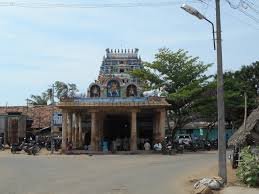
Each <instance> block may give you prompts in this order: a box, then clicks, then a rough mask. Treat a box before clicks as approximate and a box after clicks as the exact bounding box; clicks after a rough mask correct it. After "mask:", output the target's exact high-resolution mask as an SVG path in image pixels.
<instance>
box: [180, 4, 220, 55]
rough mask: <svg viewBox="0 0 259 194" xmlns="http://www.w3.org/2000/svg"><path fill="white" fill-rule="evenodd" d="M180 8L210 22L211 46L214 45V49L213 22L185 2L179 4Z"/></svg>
mask: <svg viewBox="0 0 259 194" xmlns="http://www.w3.org/2000/svg"><path fill="white" fill-rule="evenodd" d="M181 8H182V9H183V10H184V11H186V12H188V13H189V14H191V15H193V16H195V17H197V18H198V19H200V20H206V21H207V22H209V23H210V24H211V26H212V35H213V47H214V50H216V46H215V30H214V24H213V23H212V22H211V21H210V20H208V19H207V18H206V17H205V16H204V15H202V14H201V13H200V12H199V11H198V10H197V9H195V8H193V7H191V6H189V5H187V4H183V5H182V6H181Z"/></svg>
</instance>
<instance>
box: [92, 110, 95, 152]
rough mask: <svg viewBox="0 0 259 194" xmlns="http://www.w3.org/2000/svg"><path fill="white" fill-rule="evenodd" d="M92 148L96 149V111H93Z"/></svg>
mask: <svg viewBox="0 0 259 194" xmlns="http://www.w3.org/2000/svg"><path fill="white" fill-rule="evenodd" d="M91 149H92V150H94V151H96V112H91Z"/></svg>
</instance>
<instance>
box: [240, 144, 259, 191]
mask: <svg viewBox="0 0 259 194" xmlns="http://www.w3.org/2000/svg"><path fill="white" fill-rule="evenodd" d="M237 176H238V178H239V179H240V181H242V182H243V183H245V184H247V185H248V186H249V187H256V186H259V160H258V159H257V158H256V155H255V154H253V153H252V152H251V147H250V146H248V147H245V148H243V149H242V151H241V161H240V162H239V164H238V169H237Z"/></svg>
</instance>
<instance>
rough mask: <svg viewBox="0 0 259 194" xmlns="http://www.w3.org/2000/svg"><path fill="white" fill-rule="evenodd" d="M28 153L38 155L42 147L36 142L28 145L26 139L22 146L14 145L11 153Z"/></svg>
mask: <svg viewBox="0 0 259 194" xmlns="http://www.w3.org/2000/svg"><path fill="white" fill-rule="evenodd" d="M22 150H23V151H24V152H26V153H27V154H28V155H36V154H37V153H38V152H39V151H40V146H39V145H37V144H36V143H35V142H29V143H26V142H25V139H24V141H23V142H22V143H21V144H12V146H11V153H12V154H16V153H17V152H20V151H22Z"/></svg>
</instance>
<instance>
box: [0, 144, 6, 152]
mask: <svg viewBox="0 0 259 194" xmlns="http://www.w3.org/2000/svg"><path fill="white" fill-rule="evenodd" d="M0 150H2V151H4V150H5V147H4V144H2V143H0Z"/></svg>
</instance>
